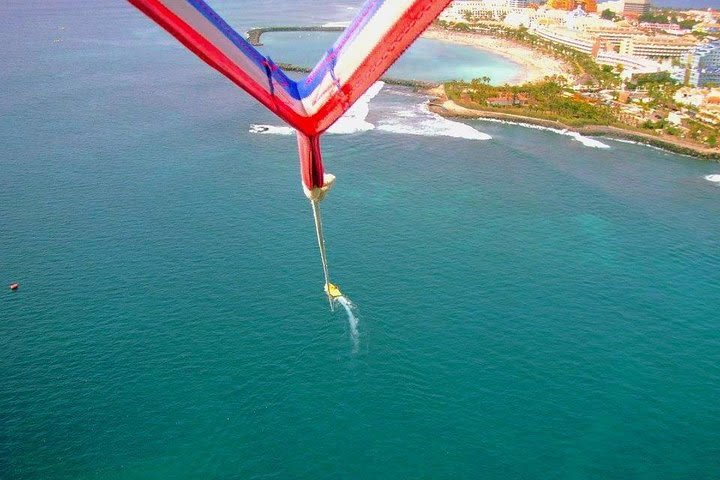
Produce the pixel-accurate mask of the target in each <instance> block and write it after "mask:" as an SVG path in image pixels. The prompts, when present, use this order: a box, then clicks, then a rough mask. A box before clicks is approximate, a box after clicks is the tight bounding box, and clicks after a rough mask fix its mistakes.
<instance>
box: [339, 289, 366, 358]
mask: <svg viewBox="0 0 720 480" xmlns="http://www.w3.org/2000/svg"><path fill="white" fill-rule="evenodd" d="M336 300H337V302H338V303H339V304H340V305H342V306H343V308H344V309H345V311H346V312H347V316H348V325H349V326H350V338H351V339H352V342H353V352H354V353H357V351H358V348H359V347H360V332H359V331H358V319H357V317H356V316H355V314H354V313H353V309H354V308H355V306H354V305H353V303H352V302H351V301H350V299H349V298H347V297H345V296H340V297H337V298H336Z"/></svg>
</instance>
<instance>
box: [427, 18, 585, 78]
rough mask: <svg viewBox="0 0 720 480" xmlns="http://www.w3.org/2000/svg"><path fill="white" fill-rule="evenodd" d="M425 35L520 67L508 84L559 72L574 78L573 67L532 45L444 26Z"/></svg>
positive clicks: (435, 28) (431, 28)
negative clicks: (541, 52) (456, 30)
mask: <svg viewBox="0 0 720 480" xmlns="http://www.w3.org/2000/svg"><path fill="white" fill-rule="evenodd" d="M422 37H423V38H428V39H431V40H439V41H441V42H447V43H452V44H455V45H464V46H468V47H473V48H476V49H478V50H482V51H484V52H488V53H493V54H495V55H498V56H501V57H503V58H505V59H507V60H510V61H511V62H513V63H515V64H517V65H519V66H520V71H519V72H518V73H517V75H515V76H514V77H513V78H512V80H510V81H508V82H506V83H507V84H508V85H522V84H524V83H532V82H536V81H538V80H542V79H544V78H545V77H548V76H554V75H559V76H563V77H566V78H568V79H572V78H573V76H572V75H571V74H570V73H569V72H570V67H569V66H568V65H567V64H566V63H564V62H563V61H561V60H558V59H556V58H553V57H550V56H547V55H544V54H540V53H539V52H537V51H535V50H533V49H532V48H530V47H527V46H525V45H522V44H520V43H516V42H513V41H511V40H507V39H504V38H497V37H493V36H491V35H484V34H479V33H473V32H453V31H449V30H446V29H443V28H438V27H430V28H428V29H427V30H425V32H424V33H423V34H422Z"/></svg>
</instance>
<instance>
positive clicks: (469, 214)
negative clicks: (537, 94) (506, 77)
mask: <svg viewBox="0 0 720 480" xmlns="http://www.w3.org/2000/svg"><path fill="white" fill-rule="evenodd" d="M232 5H234V4H233V3H231V2H229V1H227V2H223V3H222V4H221V7H223V8H224V9H226V10H227V11H228V12H229V13H231V15H235V18H237V17H239V16H240V15H241V14H243V13H244V14H246V17H245V18H247V19H248V20H247V21H246V22H247V25H246V26H248V27H249V26H253V25H258V24H267V23H270V22H271V20H273V21H278V22H280V20H277V19H276V18H275V17H274V16H272V15H271V14H270V13H268V12H267V11H266V10H265V9H257V7H255V8H254V9H253V8H252V7H253V5H257V4H253V3H252V2H244V3H243V4H241V5H239V6H236V8H229V7H230V6H232ZM311 5H315V3H314V2H313V3H306V2H290V3H288V8H292V9H294V10H292V11H296V12H298V15H305V16H306V18H300V20H302V23H307V22H309V21H310V17H311V13H312V12H313V9H312V8H310V6H311ZM328 5H329V6H328V7H327V8H324V9H323V10H322V15H321V18H318V23H323V22H329V21H339V20H344V19H346V18H345V16H346V15H347V14H348V12H351V11H350V10H347V8H348V7H349V4H345V3H343V2H337V3H333V4H328ZM92 6H95V8H91V7H92ZM88 12H92V14H93V15H92V16H89V15H88ZM0 15H2V18H6V19H7V18H10V19H12V21H11V22H8V26H7V28H5V29H0V41H2V42H3V45H5V47H6V48H3V49H1V50H0V60H1V61H2V63H3V65H4V66H5V68H4V69H3V70H2V71H0V80H1V81H2V84H3V89H2V90H0V111H1V112H2V113H3V115H2V116H0V232H2V234H1V235H0V285H2V284H5V285H7V284H9V283H11V282H14V281H17V282H20V285H21V286H20V290H19V291H18V292H15V293H12V292H10V291H9V290H7V289H6V290H4V291H0V378H2V379H3V380H2V382H0V478H3V479H5V478H10V479H16V478H18V479H25V478H28V479H30V478H33V479H35V478H48V479H50V478H52V479H61V478H68V479H83V478H122V479H130V478H198V477H201V476H202V477H203V478H218V479H220V478H222V479H225V478H268V477H276V478H417V477H428V478H449V477H452V478H478V477H479V476H481V477H483V478H498V479H506V478H543V479H546V478H604V479H608V478H610V479H611V478H618V479H620V478H623V479H625V478H636V479H637V478H640V479H643V478H647V479H657V478H713V477H714V476H716V474H717V472H718V471H720V461H719V460H718V459H720V455H719V454H718V445H720V434H719V433H718V432H720V423H719V422H720V420H719V419H720V406H718V402H717V398H720V367H719V365H720V353H719V352H720V331H719V329H718V321H717V318H718V316H717V311H718V301H717V298H718V297H719V294H720V273H718V272H720V253H719V252H720V237H718V228H717V219H718V218H720V189H719V188H718V185H717V184H716V183H713V182H712V181H708V180H707V179H706V176H709V175H717V174H718V173H720V169H719V168H718V165H717V164H713V163H708V162H702V161H698V160H694V159H691V158H688V157H682V156H678V155H673V154H669V153H665V152H662V151H659V150H656V149H651V148H646V147H642V146H639V145H632V144H627V143H621V142H616V141H612V140H606V139H602V140H601V141H602V143H604V144H606V145H608V146H609V147H610V148H603V149H601V148H591V147H588V146H586V145H585V144H583V143H582V142H579V141H576V139H574V138H572V137H570V136H567V135H564V134H559V133H557V132H552V131H545V130H534V129H528V128H523V127H519V126H514V125H504V124H498V123H489V122H468V123H461V124H459V123H450V124H448V123H446V122H449V121H448V120H445V119H441V118H437V117H429V116H427V112H426V111H425V110H423V107H422V105H423V101H424V98H422V97H418V96H414V95H412V94H410V92H408V91H407V90H403V89H398V88H394V87H385V88H383V90H382V91H381V92H380V93H379V94H378V95H377V96H376V97H375V98H373V99H372V100H371V101H370V102H369V103H368V110H367V115H366V116H364V118H363V119H362V121H364V122H367V123H369V124H371V125H372V126H373V128H371V129H367V130H366V131H363V132H358V133H352V134H339V135H328V136H326V138H325V139H324V144H325V156H326V161H327V165H328V169H329V171H331V172H332V173H334V174H336V175H337V176H338V182H337V186H336V188H335V189H334V191H333V192H332V193H331V194H330V196H329V197H328V199H327V200H326V201H325V202H324V204H323V214H324V217H323V218H324V223H325V232H326V235H327V238H326V240H327V245H328V249H329V257H330V268H331V273H332V275H333V279H334V281H337V282H338V284H339V285H340V287H341V288H342V290H343V292H345V293H347V294H348V296H349V297H350V298H352V301H353V304H354V305H355V308H356V310H354V311H353V312H354V315H357V319H359V320H358V322H357V324H356V327H357V330H358V335H357V339H359V341H358V343H357V347H356V345H355V343H354V339H353V337H354V334H353V331H352V330H353V324H352V322H351V321H350V320H349V318H348V317H347V312H344V311H340V310H338V311H336V312H335V313H332V312H330V311H329V308H328V304H327V300H326V298H325V296H324V294H323V291H322V282H323V280H322V270H321V267H320V263H319V255H318V252H317V246H316V243H315V238H314V231H313V223H312V215H311V211H310V206H309V205H308V203H307V201H306V200H305V199H304V197H303V195H302V192H301V188H300V183H299V179H298V167H297V158H296V153H295V144H294V142H295V140H294V138H292V137H290V136H282V135H258V134H254V133H250V132H249V129H250V125H252V124H260V125H279V123H278V122H277V120H276V119H275V118H273V117H272V116H271V115H270V114H268V113H266V112H264V111H263V110H262V109H261V108H260V107H258V106H256V105H254V104H253V103H252V102H251V101H249V100H248V99H247V98H246V97H245V96H244V95H242V94H240V93H238V92H237V91H236V89H235V88H234V87H233V86H232V85H230V84H229V82H227V81H225V80H224V79H223V78H220V77H219V76H218V75H217V74H215V73H214V72H212V71H210V70H208V69H207V68H206V67H205V66H204V65H203V64H202V63H201V62H199V61H198V60H196V59H194V58H193V57H192V56H191V55H189V54H187V53H186V52H185V51H183V50H182V49H181V48H180V47H178V46H176V45H175V44H174V43H173V42H172V41H169V40H168V39H167V38H166V37H165V36H164V35H163V34H161V32H159V31H158V30H157V29H156V28H154V27H152V26H151V25H149V24H148V22H147V21H146V20H145V19H143V18H142V17H140V15H139V14H137V12H135V11H134V10H132V9H131V8H130V7H128V6H126V5H125V4H122V3H118V2H102V3H100V4H98V3H97V2H92V5H91V3H90V2H75V1H73V2H69V1H67V2H55V3H53V4H47V3H46V2H39V1H37V2H23V3H18V2H14V3H11V4H7V3H5V4H3V5H2V6H0ZM271 17H272V18H271ZM236 24H238V25H240V24H241V23H240V22H237V21H236ZM55 40H60V41H57V42H56V41H55ZM361 117H362V115H361ZM389 125H390V126H392V125H403V126H404V127H403V128H404V129H405V130H412V132H411V131H404V132H399V131H398V130H399V129H397V128H396V129H395V130H394V131H393V129H392V128H390V129H389V128H383V127H387V126H389ZM453 132H454V133H457V135H455V136H447V135H446V134H447V133H453ZM473 132H475V133H473ZM410 133H413V134H412V135H411V134H410ZM478 136H481V138H474V137H478ZM487 137H491V139H488V138H487Z"/></svg>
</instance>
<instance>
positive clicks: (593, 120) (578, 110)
mask: <svg viewBox="0 0 720 480" xmlns="http://www.w3.org/2000/svg"><path fill="white" fill-rule="evenodd" d="M445 91H446V93H447V95H448V98H450V99H451V100H453V101H455V102H456V103H457V104H459V105H462V106H464V107H467V108H475V109H482V110H492V111H501V112H505V113H511V114H517V115H524V116H529V117H534V118H541V119H545V120H554V121H558V122H562V123H564V124H566V125H572V126H583V125H611V124H616V123H617V120H616V118H615V115H614V114H613V112H612V110H611V109H610V108H609V107H606V106H604V105H600V104H597V103H593V102H591V101H589V100H588V99H586V98H584V97H582V96H580V95H578V94H575V93H570V92H567V91H566V86H565V82H564V79H562V78H551V77H547V78H546V79H545V80H543V81H540V82H536V83H526V84H525V85H519V86H513V85H503V86H497V87H496V86H492V85H490V84H488V83H487V81H485V79H475V80H473V81H472V82H469V83H467V82H449V83H446V84H445Z"/></svg>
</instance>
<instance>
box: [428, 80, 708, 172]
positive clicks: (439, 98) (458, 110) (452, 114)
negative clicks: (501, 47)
mask: <svg viewBox="0 0 720 480" xmlns="http://www.w3.org/2000/svg"><path fill="white" fill-rule="evenodd" d="M424 93H426V94H427V95H430V96H432V97H433V98H434V99H433V100H430V103H429V105H428V108H429V109H430V111H432V112H433V113H436V114H438V115H441V116H443V117H445V118H464V119H482V118H486V119H493V120H503V121H507V122H514V123H519V124H523V123H524V124H529V125H537V126H540V127H546V128H554V129H558V130H567V131H569V132H577V133H579V134H580V135H583V136H594V137H607V138H614V139H616V140H627V141H632V142H638V143H641V144H644V145H649V146H652V147H657V148H661V149H663V150H666V151H669V152H672V153H678V154H682V155H689V156H692V157H696V158H701V159H704V160H712V161H716V162H720V150H718V149H711V148H704V147H700V146H695V145H691V144H688V143H686V142H682V141H680V140H676V139H673V138H667V137H658V136H655V135H652V134H649V133H643V132H636V131H634V130H626V129H623V128H620V127H614V126H610V125H586V126H583V127H573V126H570V125H565V124H564V123H561V122H558V121H555V120H546V119H542V118H536V117H528V116H524V115H517V114H514V113H503V112H496V111H492V110H479V109H472V108H466V107H463V106H462V105H458V104H457V103H455V102H454V101H452V100H449V99H448V98H447V96H446V95H445V89H444V87H442V86H440V87H437V88H433V89H428V90H425V91H424Z"/></svg>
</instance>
